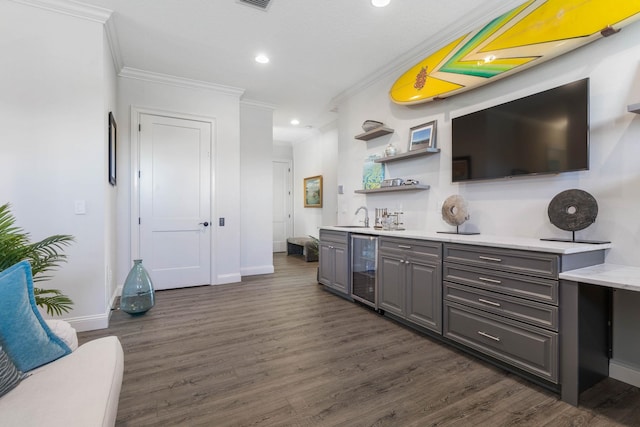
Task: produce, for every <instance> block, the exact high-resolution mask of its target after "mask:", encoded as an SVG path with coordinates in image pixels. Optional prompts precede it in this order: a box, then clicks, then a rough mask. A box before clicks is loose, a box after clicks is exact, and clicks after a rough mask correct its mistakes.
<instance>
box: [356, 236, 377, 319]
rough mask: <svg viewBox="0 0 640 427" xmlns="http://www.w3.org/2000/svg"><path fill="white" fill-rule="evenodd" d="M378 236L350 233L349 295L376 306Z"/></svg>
mask: <svg viewBox="0 0 640 427" xmlns="http://www.w3.org/2000/svg"><path fill="white" fill-rule="evenodd" d="M377 263H378V238H377V237H376V236H368V235H365V234H352V235H351V296H352V297H353V299H354V300H356V301H360V302H362V303H364V304H367V305H369V306H371V307H373V308H375V309H377V308H378V298H377V295H376V269H377Z"/></svg>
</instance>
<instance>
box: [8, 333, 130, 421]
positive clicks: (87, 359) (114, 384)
mask: <svg viewBox="0 0 640 427" xmlns="http://www.w3.org/2000/svg"><path fill="white" fill-rule="evenodd" d="M123 370H124V354H123V351H122V346H121V345H120V341H119V340H118V338H117V337H105V338H100V339H96V340H93V341H89V342H88V343H86V344H83V345H81V346H80V347H78V349H77V350H76V351H74V352H73V353H71V354H69V355H67V356H64V357H62V358H60V359H58V360H56V361H54V362H51V363H49V364H47V365H45V366H42V367H40V368H38V369H35V370H33V371H31V372H30V374H31V375H30V376H29V377H28V378H25V379H24V380H22V382H21V383H20V384H19V385H18V386H17V387H16V388H15V389H13V390H12V391H10V392H9V393H8V394H6V395H5V396H3V397H2V398H0V420H1V421H0V424H2V426H3V427H4V426H6V427H29V426H33V427H36V426H48V427H57V426H60V427H63V426H64V427H73V426H78V427H80V426H82V427H86V426H92V427H94V426H113V425H114V424H115V421H116V415H117V413H118V399H119V396H120V387H121V386H122V374H123Z"/></svg>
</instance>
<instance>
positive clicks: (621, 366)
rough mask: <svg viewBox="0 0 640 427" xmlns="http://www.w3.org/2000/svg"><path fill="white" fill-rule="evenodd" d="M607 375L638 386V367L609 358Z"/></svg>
mask: <svg viewBox="0 0 640 427" xmlns="http://www.w3.org/2000/svg"><path fill="white" fill-rule="evenodd" d="M609 376H610V377H611V378H613V379H615V380H618V381H622V382H623V383H627V384H631V385H632V386H635V387H640V368H638V367H636V366H630V365H627V364H625V363H623V362H618V361H616V360H613V359H611V360H610V361H609Z"/></svg>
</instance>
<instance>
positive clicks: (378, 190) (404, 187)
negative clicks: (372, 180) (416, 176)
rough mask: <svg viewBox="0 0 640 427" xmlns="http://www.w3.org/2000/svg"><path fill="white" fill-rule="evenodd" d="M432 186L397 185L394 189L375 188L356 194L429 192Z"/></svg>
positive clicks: (359, 191)
mask: <svg viewBox="0 0 640 427" xmlns="http://www.w3.org/2000/svg"><path fill="white" fill-rule="evenodd" d="M429 188H430V186H428V185H422V184H418V185H396V186H394V187H381V188H373V189H371V190H356V191H355V192H356V193H358V194H371V193H392V192H394V191H421V190H428V189H429Z"/></svg>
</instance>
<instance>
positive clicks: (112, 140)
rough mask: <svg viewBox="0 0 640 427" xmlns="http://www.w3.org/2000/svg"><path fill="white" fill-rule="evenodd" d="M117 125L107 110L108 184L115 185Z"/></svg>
mask: <svg viewBox="0 0 640 427" xmlns="http://www.w3.org/2000/svg"><path fill="white" fill-rule="evenodd" d="M117 139H118V127H117V126H116V119H115V118H114V117H113V113H112V112H111V111H109V184H111V185H113V186H115V185H116V145H117Z"/></svg>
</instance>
